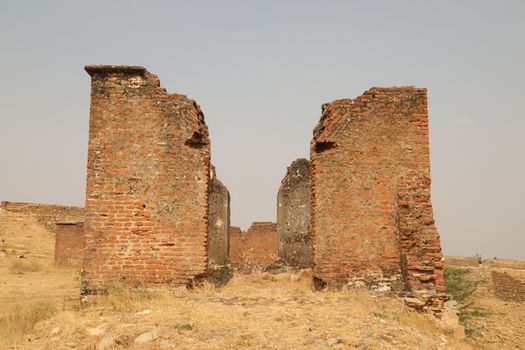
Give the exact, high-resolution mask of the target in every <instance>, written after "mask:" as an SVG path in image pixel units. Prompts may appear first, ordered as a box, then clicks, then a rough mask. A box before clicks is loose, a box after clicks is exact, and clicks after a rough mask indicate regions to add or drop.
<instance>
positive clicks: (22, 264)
mask: <svg viewBox="0 0 525 350" xmlns="http://www.w3.org/2000/svg"><path fill="white" fill-rule="evenodd" d="M41 270H42V265H40V264H39V263H37V262H36V261H28V260H22V259H19V260H13V262H12V263H11V265H9V271H11V273H18V274H23V273H25V272H37V271H41Z"/></svg>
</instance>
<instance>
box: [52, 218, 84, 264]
mask: <svg viewBox="0 0 525 350" xmlns="http://www.w3.org/2000/svg"><path fill="white" fill-rule="evenodd" d="M83 247H84V223H83V222H57V223H56V225H55V265H57V266H67V267H80V264H81V262H82V254H83V253H82V251H83Z"/></svg>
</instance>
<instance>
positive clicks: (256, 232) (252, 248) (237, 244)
mask: <svg viewBox="0 0 525 350" xmlns="http://www.w3.org/2000/svg"><path fill="white" fill-rule="evenodd" d="M276 259H277V224H276V223H274V222H254V223H252V225H251V226H250V228H249V229H248V231H246V232H242V231H241V230H240V229H239V228H238V227H235V226H232V228H231V230H230V260H231V262H232V263H233V264H234V265H237V266H241V267H250V268H262V267H264V266H266V265H268V264H270V263H272V262H274V261H275V260H276Z"/></svg>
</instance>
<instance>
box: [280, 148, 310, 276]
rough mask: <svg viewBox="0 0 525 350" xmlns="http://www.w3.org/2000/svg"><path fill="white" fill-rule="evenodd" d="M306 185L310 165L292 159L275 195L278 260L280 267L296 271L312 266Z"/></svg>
mask: <svg viewBox="0 0 525 350" xmlns="http://www.w3.org/2000/svg"><path fill="white" fill-rule="evenodd" d="M310 183H311V172H310V162H309V161H308V160H307V159H304V158H300V159H296V160H295V161H293V162H292V164H290V166H289V167H288V169H287V172H286V175H285V176H284V178H283V180H282V181H281V187H280V188H279V192H278V194H277V236H278V257H279V260H280V261H281V262H282V263H283V264H285V265H287V266H292V267H296V268H304V267H310V266H311V265H312V240H311V232H310V203H311V195H310Z"/></svg>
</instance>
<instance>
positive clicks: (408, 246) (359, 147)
mask: <svg viewBox="0 0 525 350" xmlns="http://www.w3.org/2000/svg"><path fill="white" fill-rule="evenodd" d="M310 155H311V166H312V239H313V250H314V275H315V276H316V277H317V278H318V279H320V280H321V281H323V282H326V283H330V284H341V283H348V282H352V281H356V280H360V281H362V282H365V283H368V284H375V283H382V282H385V281H386V282H387V283H389V284H390V285H391V286H392V287H395V288H396V289H397V288H399V289H408V290H412V291H418V290H430V291H442V290H444V281H443V271H442V267H443V262H442V253H441V247H440V241H439V235H438V233H437V230H436V227H435V225H434V220H433V218H432V205H431V202H430V162H429V143H428V113H427V96H426V89H419V88H415V87H394V88H371V89H370V90H368V91H366V92H365V93H364V94H363V95H362V96H359V97H357V98H356V99H353V100H350V99H343V100H336V101H333V102H331V103H328V104H325V105H323V113H322V117H321V119H320V121H319V123H318V125H317V126H316V128H315V129H314V137H313V139H312V142H311V149H310Z"/></svg>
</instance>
